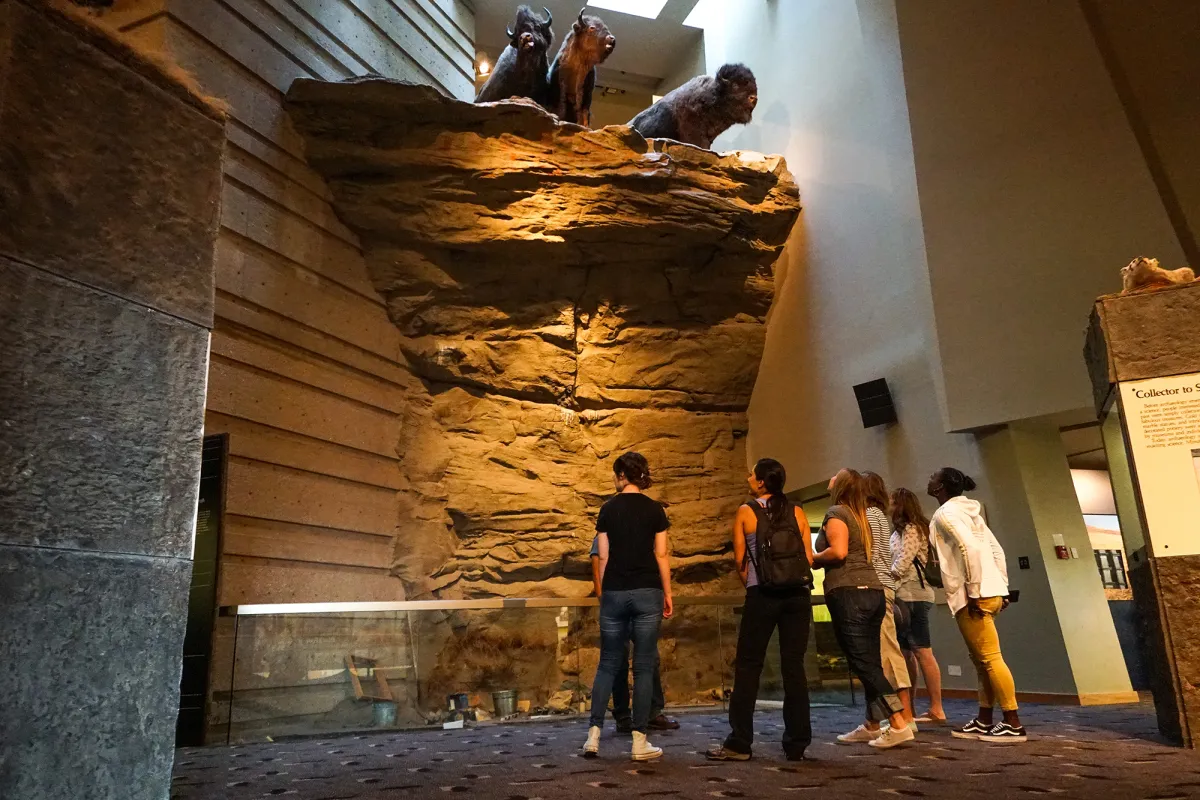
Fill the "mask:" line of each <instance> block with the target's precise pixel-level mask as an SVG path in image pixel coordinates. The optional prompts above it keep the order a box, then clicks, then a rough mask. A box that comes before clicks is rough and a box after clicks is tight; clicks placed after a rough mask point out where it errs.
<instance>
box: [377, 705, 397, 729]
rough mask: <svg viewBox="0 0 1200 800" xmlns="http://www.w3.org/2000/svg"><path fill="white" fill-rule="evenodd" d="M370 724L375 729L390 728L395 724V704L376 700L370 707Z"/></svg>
mask: <svg viewBox="0 0 1200 800" xmlns="http://www.w3.org/2000/svg"><path fill="white" fill-rule="evenodd" d="M371 724H372V725H374V726H375V727H377V728H391V727H394V726H395V724H396V704H395V703H393V702H391V701H390V700H376V701H375V702H374V703H373V704H372V705H371Z"/></svg>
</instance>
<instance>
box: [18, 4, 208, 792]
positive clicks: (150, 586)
mask: <svg viewBox="0 0 1200 800" xmlns="http://www.w3.org/2000/svg"><path fill="white" fill-rule="evenodd" d="M223 143H224V136H223V120H222V117H221V115H220V113H219V112H217V111H215V110H213V109H211V108H210V107H208V106H207V105H206V104H205V103H203V102H201V101H200V100H198V99H197V98H195V97H193V96H192V95H190V94H189V93H188V91H187V90H186V89H184V88H182V87H181V86H179V85H178V84H177V83H176V82H175V81H173V80H172V79H170V78H168V77H166V76H165V75H164V74H162V73H160V72H159V71H158V70H157V69H156V68H155V67H153V66H151V65H150V64H149V63H147V62H144V61H143V60H142V59H141V58H139V57H138V56H137V55H135V54H134V53H132V52H131V51H129V50H127V49H125V48H124V47H122V46H121V45H119V44H117V43H116V42H114V41H113V40H111V39H110V38H108V37H107V36H106V35H105V34H103V33H102V32H100V31H99V30H98V29H95V28H93V27H92V25H91V24H90V23H89V22H87V21H86V20H84V19H82V18H80V17H76V16H74V15H71V14H66V13H58V12H56V11H53V10H51V9H50V8H48V7H47V4H44V3H40V2H33V1H32V0H29V1H28V2H27V1H26V0H0V520H3V523H2V524H0V664H3V665H4V667H3V669H2V670H0V697H3V698H4V700H3V702H2V703H0V707H2V708H3V713H0V797H4V798H6V799H8V798H11V800H33V799H34V798H36V799H37V800H59V798H63V799H65V798H72V799H74V798H84V797H86V798H97V800H101V799H104V800H107V799H108V798H113V800H117V799H118V798H119V800H161V798H164V797H166V796H167V795H168V794H169V791H170V782H171V764H172V755H173V741H174V729H175V718H176V715H177V714H178V695H179V677H180V666H181V658H182V656H181V645H182V641H183V631H184V625H185V622H186V601H187V592H188V579H189V576H190V573H191V548H192V531H193V526H194V523H195V515H196V492H197V487H198V481H199V474H200V438H201V429H202V422H203V410H204V386H205V372H206V368H207V360H208V328H209V327H211V324H212V299H213V288H212V286H213V284H212V281H213V242H214V238H215V234H216V222H217V211H218V202H219V196H220V193H219V189H220V161H221V149H222V146H223Z"/></svg>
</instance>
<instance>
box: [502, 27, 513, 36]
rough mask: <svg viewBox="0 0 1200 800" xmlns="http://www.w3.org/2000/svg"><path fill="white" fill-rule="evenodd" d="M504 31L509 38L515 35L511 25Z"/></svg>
mask: <svg viewBox="0 0 1200 800" xmlns="http://www.w3.org/2000/svg"><path fill="white" fill-rule="evenodd" d="M504 32H505V33H507V34H508V38H509V39H511V38H512V37H513V32H512V28H511V27H508V28H505V29H504Z"/></svg>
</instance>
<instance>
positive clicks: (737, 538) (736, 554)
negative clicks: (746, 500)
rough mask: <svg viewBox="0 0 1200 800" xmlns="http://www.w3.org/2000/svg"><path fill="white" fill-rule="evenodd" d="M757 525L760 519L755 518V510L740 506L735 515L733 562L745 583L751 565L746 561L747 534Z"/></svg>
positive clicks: (752, 531)
mask: <svg viewBox="0 0 1200 800" xmlns="http://www.w3.org/2000/svg"><path fill="white" fill-rule="evenodd" d="M757 525H758V520H756V519H755V517H754V512H753V511H751V510H750V509H749V508H747V507H746V506H738V510H737V513H736V514H734V517H733V563H734V565H735V566H736V567H737V571H738V575H739V576H741V579H742V584H743V585H744V584H745V583H746V581H747V580H748V579H749V577H750V565H749V564H748V563H746V534H747V533H754V530H748V528H751V529H753V528H756V527H757Z"/></svg>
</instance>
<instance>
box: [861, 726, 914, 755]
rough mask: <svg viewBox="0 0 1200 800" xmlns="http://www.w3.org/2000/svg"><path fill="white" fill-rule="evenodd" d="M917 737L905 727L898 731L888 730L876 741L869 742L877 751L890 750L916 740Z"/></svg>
mask: <svg viewBox="0 0 1200 800" xmlns="http://www.w3.org/2000/svg"><path fill="white" fill-rule="evenodd" d="M916 738H917V735H916V734H915V733H913V732H912V728H909V727H908V726H905V727H903V728H900V729H899V730H897V729H895V728H888V729H887V730H886V731H884V732H883V733H882V734H880V736H879V738H878V739H875V740H874V741H872V742H870V743H869V744H870V746H871V747H874V748H877V749H879V750H890V749H892V748H893V747H896V746H897V745H902V744H905V743H907V742H911V741H912V740H913V739H916Z"/></svg>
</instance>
